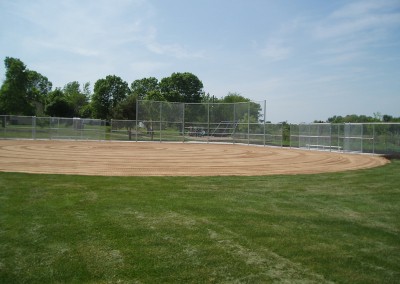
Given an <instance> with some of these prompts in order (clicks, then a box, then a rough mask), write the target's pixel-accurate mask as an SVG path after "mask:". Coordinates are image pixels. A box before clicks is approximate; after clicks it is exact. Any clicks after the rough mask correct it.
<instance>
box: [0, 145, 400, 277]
mask: <svg viewBox="0 0 400 284" xmlns="http://www.w3.org/2000/svg"><path fill="white" fill-rule="evenodd" d="M399 173H400V161H399V160H392V161H390V162H389V161H388V160H386V159H384V158H382V157H378V156H371V155H356V154H343V153H330V152H318V151H305V150H290V149H281V148H271V147H255V146H244V145H222V144H218V145H211V144H190V143H185V144H183V143H123V142H75V141H74V142H66V141H28V140H15V141H12V140H2V141H0V283H71V282H72V283H273V282H279V283H397V282H398V279H400V218H399V216H400V206H399V204H400V186H399V185H400V174H399Z"/></svg>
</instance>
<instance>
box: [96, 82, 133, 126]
mask: <svg viewBox="0 0 400 284" xmlns="http://www.w3.org/2000/svg"><path fill="white" fill-rule="evenodd" d="M128 93H129V87H128V83H127V82H125V81H123V80H122V79H121V78H120V77H118V76H115V75H109V76H107V77H106V78H105V79H99V80H97V81H96V83H95V84H94V94H93V97H92V108H93V112H94V113H93V114H94V116H95V117H96V118H101V119H111V118H112V114H113V110H114V108H115V107H116V106H117V105H118V103H119V102H121V101H122V100H123V99H124V98H126V96H127V95H128Z"/></svg>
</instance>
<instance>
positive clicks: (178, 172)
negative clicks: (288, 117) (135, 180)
mask: <svg viewBox="0 0 400 284" xmlns="http://www.w3.org/2000/svg"><path fill="white" fill-rule="evenodd" d="M388 162H389V161H387V160H386V159H384V158H382V157H378V156H372V155H359V154H343V153H333V152H332V153H330V152H321V151H308V150H297V149H296V150H295V149H283V148H273V147H257V146H245V145H222V144H191V143H142V142H93V141H30V140H0V171H3V172H24V173H52V174H74V175H99V176H231V175H232V176H253V175H274V174H313V173H324V172H339V171H348V170H355V169H365V168H371V167H376V166H382V165H384V164H386V163H388Z"/></svg>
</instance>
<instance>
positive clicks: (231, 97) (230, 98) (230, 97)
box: [221, 92, 250, 103]
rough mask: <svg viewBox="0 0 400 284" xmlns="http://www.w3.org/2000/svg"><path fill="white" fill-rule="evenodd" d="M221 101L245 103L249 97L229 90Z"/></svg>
mask: <svg viewBox="0 0 400 284" xmlns="http://www.w3.org/2000/svg"><path fill="white" fill-rule="evenodd" d="M221 102H222V103H247V102H250V99H248V98H245V97H243V96H242V95H240V94H239V93H231V92H229V93H228V94H227V95H226V96H225V97H223V98H222V99H221Z"/></svg>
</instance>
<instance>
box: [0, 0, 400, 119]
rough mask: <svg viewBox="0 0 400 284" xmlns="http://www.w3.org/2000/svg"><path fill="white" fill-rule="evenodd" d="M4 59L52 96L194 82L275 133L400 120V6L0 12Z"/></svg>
mask: <svg viewBox="0 0 400 284" xmlns="http://www.w3.org/2000/svg"><path fill="white" fill-rule="evenodd" d="M6 56H10V57H16V58H19V59H21V60H22V61H23V62H24V63H25V64H26V65H27V67H28V68H29V69H31V70H35V71H37V72H39V73H41V74H42V75H45V76H46V77H48V79H49V80H50V81H51V82H52V83H53V86H54V87H63V86H64V85H65V84H67V83H68V82H72V81H79V82H80V83H84V82H88V81H89V82H90V83H91V85H92V86H93V85H94V83H95V81H96V80H98V79H101V78H104V77H105V76H107V75H117V76H120V77H121V78H123V79H124V80H125V81H127V82H128V83H129V85H130V84H131V83H132V82H133V81H134V80H136V79H141V78H144V77H150V76H151V77H156V78H158V79H159V80H160V79H162V78H163V77H167V76H170V75H171V74H172V73H173V72H191V73H193V74H195V75H196V76H198V77H199V79H200V80H201V81H202V82H203V84H204V90H205V91H206V92H208V93H210V95H214V96H216V97H222V96H225V95H227V94H228V92H237V93H240V94H242V95H243V96H245V97H248V98H251V99H252V100H255V101H262V100H266V101H267V120H270V121H272V122H280V121H288V122H292V123H298V122H312V121H313V120H316V119H318V120H326V119H327V118H328V117H331V116H333V115H346V114H365V115H371V116H372V115H373V114H374V113H377V112H380V113H382V114H389V115H393V116H396V117H399V116H400V1H399V0H379V1H378V0H373V1H368V0H361V1H349V0H346V1H340V0H339V1H320V0H315V1H314V0H303V1H296V0H290V1H289V0H275V1H272V0H110V1H106V0H96V1H94V0H93V1H92V0H84V1H82V0H70V1H67V0H65V1H47V0H35V1H31V0H0V57H1V58H0V59H1V60H4V58H5V57H6ZM4 73H5V69H4V64H1V66H0V79H1V80H2V81H3V80H4Z"/></svg>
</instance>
